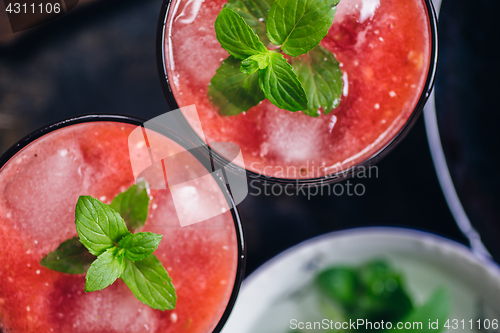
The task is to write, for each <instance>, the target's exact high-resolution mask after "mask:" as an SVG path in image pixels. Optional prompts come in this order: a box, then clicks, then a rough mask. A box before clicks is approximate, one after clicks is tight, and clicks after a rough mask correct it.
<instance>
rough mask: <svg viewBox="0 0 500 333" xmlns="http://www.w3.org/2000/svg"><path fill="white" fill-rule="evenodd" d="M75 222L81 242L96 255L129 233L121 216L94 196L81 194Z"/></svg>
mask: <svg viewBox="0 0 500 333" xmlns="http://www.w3.org/2000/svg"><path fill="white" fill-rule="evenodd" d="M75 217H76V220H75V224H76V230H77V232H78V236H79V237H80V242H82V244H83V245H84V246H85V247H86V248H87V249H88V250H89V252H90V253H92V254H93V255H95V256H99V255H100V254H102V253H104V252H105V251H106V250H107V249H109V248H110V247H113V246H115V245H116V244H117V243H118V241H119V240H120V239H121V238H122V237H124V236H126V235H128V234H129V231H128V230H127V226H126V224H125V222H124V221H123V219H122V218H121V216H120V215H119V214H118V213H117V212H116V211H115V210H113V209H112V208H111V207H109V206H108V205H106V204H104V203H102V202H100V201H99V200H97V199H95V198H92V197H91V196H81V197H80V198H79V199H78V203H77V204H76V212H75Z"/></svg>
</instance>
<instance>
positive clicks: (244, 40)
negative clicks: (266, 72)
mask: <svg viewBox="0 0 500 333" xmlns="http://www.w3.org/2000/svg"><path fill="white" fill-rule="evenodd" d="M215 31H216V33H217V40H218V41H219V43H220V45H221V46H222V47H223V48H224V49H225V50H226V51H227V52H229V54H230V55H232V56H233V57H235V58H238V59H246V58H248V57H251V56H253V55H256V54H260V53H264V54H265V53H267V52H269V51H268V50H267V49H266V47H265V46H264V44H262V42H261V41H260V40H259V37H258V36H257V35H256V34H255V32H253V30H252V29H251V28H250V27H249V26H248V24H246V22H245V20H244V19H243V18H242V17H241V16H239V15H238V14H237V13H236V12H235V11H233V10H232V9H229V8H223V9H222V10H221V12H220V13H219V15H218V16H217V19H216V20H215Z"/></svg>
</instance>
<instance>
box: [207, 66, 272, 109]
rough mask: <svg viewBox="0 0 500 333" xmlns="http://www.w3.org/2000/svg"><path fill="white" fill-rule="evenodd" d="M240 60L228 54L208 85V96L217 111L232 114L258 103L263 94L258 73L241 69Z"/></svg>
mask: <svg viewBox="0 0 500 333" xmlns="http://www.w3.org/2000/svg"><path fill="white" fill-rule="evenodd" d="M240 68H241V60H240V59H236V58H235V57H233V56H229V57H228V58H227V59H226V60H224V61H223V62H222V64H221V66H220V67H219V69H218V70H217V73H216V74H215V76H214V77H213V78H212V81H211V82H210V85H209V86H208V96H209V97H210V100H211V101H212V103H214V104H216V105H218V106H219V113H220V114H222V115H224V116H233V115H237V114H240V113H242V112H245V111H247V110H249V109H250V108H251V107H253V106H255V105H257V104H259V102H260V101H262V100H263V99H264V98H265V96H264V93H263V92H262V90H261V89H260V86H259V74H258V73H253V74H251V75H248V74H245V73H243V72H242V71H241V70H240Z"/></svg>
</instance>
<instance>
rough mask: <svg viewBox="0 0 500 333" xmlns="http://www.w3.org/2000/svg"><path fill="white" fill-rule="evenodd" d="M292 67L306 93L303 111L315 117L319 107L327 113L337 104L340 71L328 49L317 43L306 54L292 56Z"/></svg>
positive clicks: (337, 63)
mask: <svg viewBox="0 0 500 333" xmlns="http://www.w3.org/2000/svg"><path fill="white" fill-rule="evenodd" d="M292 67H293V69H294V71H295V73H297V76H298V78H299V81H300V82H301V83H302V86H303V87H304V90H305V92H306V95H307V101H308V103H307V109H306V110H303V111H304V113H306V114H308V115H310V116H313V117H317V116H319V109H320V108H322V109H323V112H324V113H325V114H328V113H330V112H331V111H332V110H333V109H335V108H336V107H337V106H338V105H339V103H340V98H341V95H342V71H341V70H340V66H339V62H338V61H337V59H335V56H334V55H333V54H332V53H331V52H330V51H328V50H327V49H325V48H324V47H323V46H321V45H318V46H316V47H315V48H313V49H312V50H311V51H309V53H308V54H307V55H304V56H301V57H300V58H293V59H292Z"/></svg>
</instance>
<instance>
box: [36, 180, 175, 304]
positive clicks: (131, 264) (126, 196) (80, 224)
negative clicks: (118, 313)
mask: <svg viewBox="0 0 500 333" xmlns="http://www.w3.org/2000/svg"><path fill="white" fill-rule="evenodd" d="M144 195H146V197H147V193H146V192H145V184H140V185H139V186H137V185H133V186H132V187H130V188H129V189H128V190H127V191H125V192H123V193H121V194H119V195H118V196H117V197H116V198H115V200H113V204H111V205H110V206H108V205H106V204H104V203H102V202H101V201H99V200H97V199H95V198H93V197H91V196H81V197H80V198H79V199H78V203H77V205H76V209H75V224H76V229H77V232H78V236H79V239H78V238H76V237H75V238H72V239H70V240H67V241H65V242H63V243H62V244H61V245H60V246H59V247H58V249H57V250H55V251H53V252H51V253H49V254H48V255H47V256H45V257H44V258H43V259H42V260H41V261H40V263H41V264H42V265H43V266H45V267H47V268H50V269H54V270H56V271H60V272H64V273H69V274H82V273H84V272H85V271H86V270H87V268H88V270H87V274H86V276H85V291H86V292H91V291H97V290H102V289H104V288H106V287H108V286H109V285H111V284H113V283H114V282H115V281H116V280H117V279H118V278H121V279H122V280H123V281H124V282H125V283H126V284H127V285H128V286H129V287H130V290H131V291H132V292H133V293H134V295H135V296H136V297H137V298H138V299H139V300H141V301H142V302H143V303H145V304H147V305H149V306H150V307H152V308H154V309H159V310H171V309H173V308H175V304H176V299H177V296H176V292H175V287H174V286H173V284H172V280H171V279H170V277H169V276H168V273H167V271H166V270H165V268H164V267H163V265H162V264H161V262H160V261H159V260H158V258H157V257H156V256H155V255H153V252H154V251H155V250H156V249H157V248H158V245H159V244H160V241H161V239H162V236H161V235H157V234H154V233H151V232H139V233H134V234H132V233H130V232H129V231H128V229H127V224H126V223H125V220H124V218H123V217H122V216H121V215H120V214H119V213H118V212H117V211H115V210H114V209H113V208H112V207H116V208H117V209H119V210H120V211H121V212H122V213H123V214H124V216H125V217H128V218H129V221H131V224H130V225H129V228H130V229H131V230H135V228H138V227H141V226H143V225H144V222H145V219H144V218H143V217H144V216H145V217H147V212H148V204H149V197H147V199H146V198H145V197H144ZM133 204H136V206H135V207H130V206H129V205H133ZM91 254H93V255H94V256H92V255H91ZM95 256H97V258H96V257H95ZM89 258H91V259H92V260H90V259H89ZM72 259H75V261H76V262H75V263H72V262H71V261H72ZM89 266H90V267H89Z"/></svg>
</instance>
